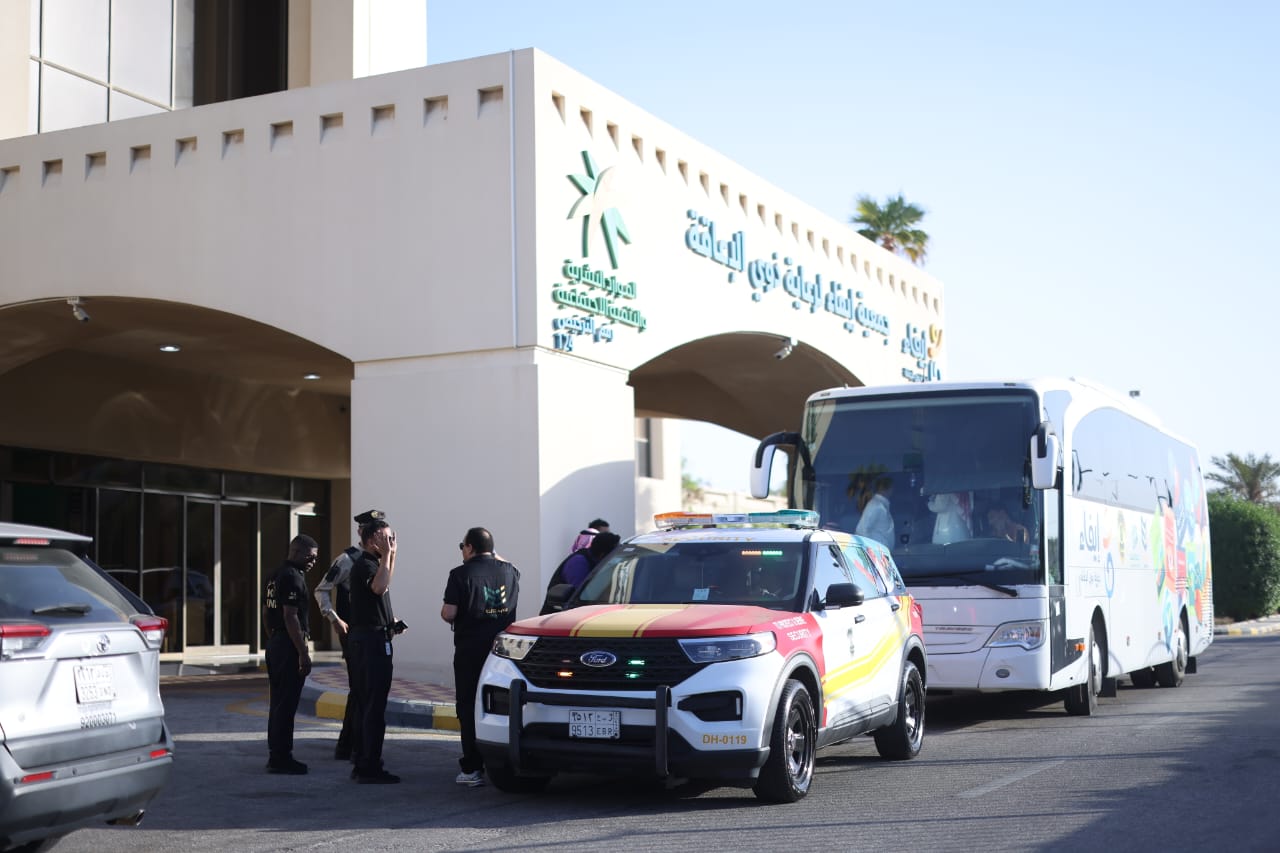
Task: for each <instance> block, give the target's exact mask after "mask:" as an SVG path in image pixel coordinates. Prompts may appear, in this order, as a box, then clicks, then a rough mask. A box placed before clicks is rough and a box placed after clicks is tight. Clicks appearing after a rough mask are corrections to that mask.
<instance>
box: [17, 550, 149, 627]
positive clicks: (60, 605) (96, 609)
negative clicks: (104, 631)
mask: <svg viewBox="0 0 1280 853" xmlns="http://www.w3.org/2000/svg"><path fill="white" fill-rule="evenodd" d="M134 612H135V608H134V607H132V606H131V605H130V604H129V601H128V600H127V599H126V598H125V597H124V596H122V595H121V594H120V593H119V592H118V591H117V590H116V589H115V587H113V586H112V585H111V583H110V582H109V581H107V580H106V579H105V578H104V577H102V576H101V575H99V574H98V573H97V572H95V571H94V570H93V569H92V568H91V567H89V566H88V565H87V564H86V563H85V562H84V561H82V560H81V559H80V558H78V557H76V556H75V555H74V554H72V553H71V552H70V551H65V550H63V549H61V548H24V547H20V546H9V547H4V548H0V619H32V618H38V619H40V620H42V621H45V622H59V621H75V622H126V621H128V619H129V616H130V615H131V614H133V613H134Z"/></svg>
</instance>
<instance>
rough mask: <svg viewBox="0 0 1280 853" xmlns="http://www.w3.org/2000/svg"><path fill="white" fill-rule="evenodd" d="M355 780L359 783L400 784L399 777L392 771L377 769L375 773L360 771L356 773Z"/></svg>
mask: <svg viewBox="0 0 1280 853" xmlns="http://www.w3.org/2000/svg"><path fill="white" fill-rule="evenodd" d="M356 782H358V783H359V784H361V785H398V784H400V777H399V776H397V775H396V774H394V773H388V772H387V771H385V770H379V771H378V772H377V773H368V774H364V773H361V774H359V775H357V776H356Z"/></svg>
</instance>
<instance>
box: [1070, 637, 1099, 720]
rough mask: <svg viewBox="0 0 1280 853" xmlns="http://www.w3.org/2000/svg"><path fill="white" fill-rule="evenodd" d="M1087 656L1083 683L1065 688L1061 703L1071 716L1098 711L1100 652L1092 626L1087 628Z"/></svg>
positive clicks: (1085, 714)
mask: <svg viewBox="0 0 1280 853" xmlns="http://www.w3.org/2000/svg"><path fill="white" fill-rule="evenodd" d="M1085 654H1087V655H1088V656H1089V675H1088V677H1087V678H1086V679H1085V681H1084V683H1083V684H1077V685H1076V686H1075V687H1068V688H1067V697H1066V700H1065V702H1064V703H1063V704H1065V705H1066V708H1067V713H1068V714H1070V715H1071V716H1073V717H1088V716H1092V715H1093V714H1096V713H1097V712H1098V691H1099V690H1101V689H1102V652H1101V651H1100V650H1099V648H1098V643H1097V641H1096V640H1094V638H1093V628H1092V627H1091V628H1089V640H1088V643H1087V646H1086V648H1085Z"/></svg>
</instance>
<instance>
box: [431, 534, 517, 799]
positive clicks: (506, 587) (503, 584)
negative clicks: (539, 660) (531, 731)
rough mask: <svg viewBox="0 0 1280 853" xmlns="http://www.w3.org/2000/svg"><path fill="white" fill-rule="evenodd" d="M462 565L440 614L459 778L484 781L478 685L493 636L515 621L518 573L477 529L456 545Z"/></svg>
mask: <svg viewBox="0 0 1280 853" xmlns="http://www.w3.org/2000/svg"><path fill="white" fill-rule="evenodd" d="M458 549H459V550H460V551H461V552H462V565H460V566H458V567H457V568H455V569H454V570H453V571H451V572H449V580H448V582H447V583H446V584H445V587H444V605H443V606H442V607H441V608H440V618H441V619H443V620H444V621H446V622H448V623H449V624H450V625H452V626H453V681H454V690H455V699H454V702H455V704H456V707H457V713H458V726H459V728H460V729H461V730H462V758H461V759H460V760H459V761H458V764H459V765H460V766H461V772H460V773H458V776H457V778H456V779H454V781H455V782H457V783H458V784H459V785H466V786H468V787H472V788H474V787H476V786H477V785H483V784H484V760H483V759H482V758H481V757H480V751H479V750H478V749H477V748H476V689H477V687H478V686H479V684H480V670H481V669H482V668H483V667H484V661H485V658H487V657H488V656H489V649H491V648H492V647H493V640H494V638H495V637H497V636H498V633H499V632H500V631H502V629H504V628H506V627H507V626H508V625H510V624H511V623H512V622H514V621H516V600H517V599H518V598H519V595H520V571H519V570H518V569H517V568H516V567H515V566H513V565H512V564H511V563H509V562H507V561H506V560H503V559H501V558H500V557H498V556H497V555H495V554H494V551H493V534H491V533H490V532H489V531H488V530H485V529H484V528H483V527H473V528H471V529H470V530H468V531H467V534H466V536H464V537H463V539H462V541H461V542H459V543H458Z"/></svg>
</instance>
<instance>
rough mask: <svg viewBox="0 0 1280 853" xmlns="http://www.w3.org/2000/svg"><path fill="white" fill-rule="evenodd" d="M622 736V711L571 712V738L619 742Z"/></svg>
mask: <svg viewBox="0 0 1280 853" xmlns="http://www.w3.org/2000/svg"><path fill="white" fill-rule="evenodd" d="M621 736H622V712H621V711H579V710H570V711H569V737H583V738H611V739H613V740H617V739H618V738H619V737H621Z"/></svg>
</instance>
